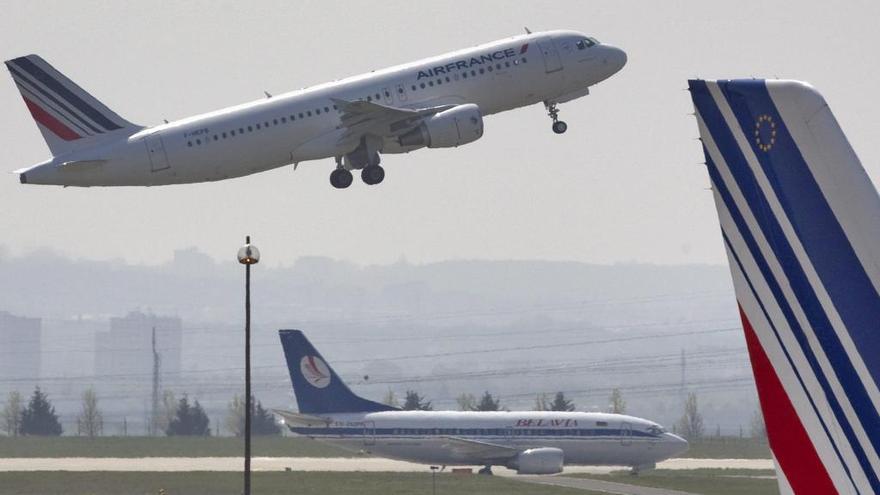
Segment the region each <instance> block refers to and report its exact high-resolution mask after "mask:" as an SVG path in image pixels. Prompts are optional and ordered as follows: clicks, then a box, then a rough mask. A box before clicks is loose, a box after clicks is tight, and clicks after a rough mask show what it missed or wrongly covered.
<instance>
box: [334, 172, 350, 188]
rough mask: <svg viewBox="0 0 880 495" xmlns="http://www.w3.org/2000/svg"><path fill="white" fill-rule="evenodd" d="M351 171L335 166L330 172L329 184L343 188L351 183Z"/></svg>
mask: <svg viewBox="0 0 880 495" xmlns="http://www.w3.org/2000/svg"><path fill="white" fill-rule="evenodd" d="M351 181H352V177H351V172H349V171H348V170H345V169H344V168H337V169H336V170H334V171H333V172H331V173H330V185H331V186H333V187H335V188H336V189H345V188H346V187H348V186H350V185H351Z"/></svg>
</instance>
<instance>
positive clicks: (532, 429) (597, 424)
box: [288, 411, 688, 467]
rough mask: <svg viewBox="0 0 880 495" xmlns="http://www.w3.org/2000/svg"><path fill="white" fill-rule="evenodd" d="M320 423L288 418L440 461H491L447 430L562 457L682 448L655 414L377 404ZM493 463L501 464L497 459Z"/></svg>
mask: <svg viewBox="0 0 880 495" xmlns="http://www.w3.org/2000/svg"><path fill="white" fill-rule="evenodd" d="M330 418H331V420H332V421H331V422H330V423H329V424H325V425H320V426H308V427H306V426H295V425H288V427H289V428H290V430H291V431H292V432H294V433H297V434H300V435H305V436H308V437H310V438H313V439H315V440H319V441H321V442H326V443H328V444H332V445H336V446H338V447H342V448H345V449H348V450H353V451H365V452H368V453H371V454H374V455H378V456H381V457H388V458H392V459H399V460H406V461H412V462H420V463H426V464H442V465H483V464H489V463H488V462H486V458H485V457H484V456H482V455H480V454H479V453H476V452H474V453H468V452H463V451H462V450H461V449H457V448H455V446H454V445H452V444H451V442H450V441H449V439H450V438H453V439H454V438H461V439H465V440H473V441H475V442H484V443H486V444H492V445H500V446H505V447H512V448H515V449H517V450H520V451H525V450H527V449H534V448H542V447H551V448H558V449H560V450H562V451H563V453H564V463H565V465H613V466H634V467H643V466H652V465H653V464H655V463H656V462H659V461H662V460H664V459H668V458H669V457H672V456H674V455H677V454H680V453H682V452H684V451H685V450H687V447H688V443H687V441H685V440H684V439H682V438H681V437H678V436H676V435H673V434H671V433H666V432H665V431H663V429H662V428H661V427H660V426H659V425H658V424H657V423H654V422H651V421H647V420H644V419H640V418H635V417H632V416H626V415H621V414H605V413H585V412H552V411H525V412H457V411H382V412H373V413H349V414H334V415H330ZM496 464H502V465H503V464H504V461H499V462H497V463H496Z"/></svg>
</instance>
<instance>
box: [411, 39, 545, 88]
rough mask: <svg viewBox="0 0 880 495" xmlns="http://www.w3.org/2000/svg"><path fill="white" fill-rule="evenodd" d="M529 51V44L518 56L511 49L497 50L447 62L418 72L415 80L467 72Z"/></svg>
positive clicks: (521, 49)
mask: <svg viewBox="0 0 880 495" xmlns="http://www.w3.org/2000/svg"><path fill="white" fill-rule="evenodd" d="M528 49H529V44H528V43H526V44H524V45H523V46H522V47H521V48H520V50H519V54H517V52H516V50H514V49H513V48H506V49H504V50H497V51H494V52H491V53H487V54H485V55H480V56H479V57H471V58H466V59H462V60H457V61H455V62H449V63H448V64H446V65H438V66H437V67H434V68H431V69H428V70H420V71H419V76H418V77H417V78H416V80H419V79H421V78H423V77H436V76H440V75H445V74H452V73H453V72H454V71H459V70H467V69H469V68H471V67H475V66H480V65H483V64H490V65H491V64H493V63H495V62H496V61H498V60H504V59H507V58H511V57H516V56H517V55H521V54H523V53H525V52H526V50H528Z"/></svg>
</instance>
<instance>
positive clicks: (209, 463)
mask: <svg viewBox="0 0 880 495" xmlns="http://www.w3.org/2000/svg"><path fill="white" fill-rule="evenodd" d="M243 462H244V460H243V458H241V457H141V458H116V457H105V458H100V457H88V458H86V457H60V458H5V459H0V471H239V470H241V469H242V464H243ZM252 468H253V469H254V470H255V471H284V470H285V469H288V468H289V469H291V470H294V471H365V472H422V471H427V470H428V466H426V465H424V464H415V463H412V462H404V461H394V460H391V459H381V458H377V457H354V458H345V457H254V458H253V460H252ZM657 468H658V469H699V468H731V469H773V461H772V460H770V459H671V460H668V461H664V462H661V463H660V464H658V465H657ZM619 469H626V468H625V467H610V466H567V467H566V468H565V473H593V474H601V473H608V472H610V471H614V470H619ZM493 470H494V471H495V473H496V474H500V475H511V476H514V475H516V473H515V471H510V470H507V469H503V468H493Z"/></svg>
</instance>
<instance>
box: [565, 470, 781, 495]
mask: <svg viewBox="0 0 880 495" xmlns="http://www.w3.org/2000/svg"><path fill="white" fill-rule="evenodd" d="M775 474H776V473H774V472H773V471H772V470H770V471H764V470H749V469H693V470H681V471H679V470H674V471H673V470H667V469H658V470H656V471H648V472H646V473H642V474H640V475H638V476H632V475H631V474H629V473H628V472H625V471H621V472H615V473H611V474H608V475H593V474H590V475H574V476H578V477H584V478H591V479H597V480H607V481H616V482H619V483H628V484H630V485H643V486H653V487H657V488H669V489H672V490H682V491H685V492H692V493H700V494H705V495H778V494H779V487H778V485H777V483H776V479H775V478H770V477H771V476H775Z"/></svg>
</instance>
